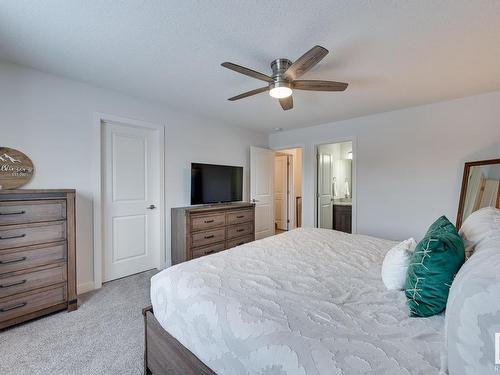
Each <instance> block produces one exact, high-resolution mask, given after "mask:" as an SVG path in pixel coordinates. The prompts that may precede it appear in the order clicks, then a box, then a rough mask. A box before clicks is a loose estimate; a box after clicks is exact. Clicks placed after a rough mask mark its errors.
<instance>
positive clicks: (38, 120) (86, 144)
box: [0, 63, 267, 292]
mask: <svg viewBox="0 0 500 375" xmlns="http://www.w3.org/2000/svg"><path fill="white" fill-rule="evenodd" d="M96 112H101V113H106V114H111V115H115V116H119V117H125V118H130V119H137V120H141V121H147V122H152V123H157V124H166V150H165V153H166V155H165V158H166V161H165V163H166V181H165V186H166V206H167V207H166V208H167V214H166V231H165V232H166V241H165V242H166V245H167V249H166V260H167V262H170V208H171V207H174V206H179V205H186V204H189V199H190V163H191V162H192V161H198V162H200V161H201V162H209V163H221V164H231V165H242V166H244V167H245V183H244V187H245V191H244V198H245V199H248V187H249V185H248V170H249V168H248V167H249V146H251V145H257V146H266V145H267V135H265V134H262V133H256V132H253V131H249V130H244V129H240V128H237V127H236V126H235V127H227V126H225V127H224V126H219V125H218V124H215V123H213V122H211V121H206V120H203V119H200V118H196V117H192V116H189V115H187V114H183V113H179V112H176V111H174V110H169V109H167V108H165V106H163V105H161V104H159V103H149V102H146V101H144V100H139V99H134V98H131V97H128V96H125V95H121V94H119V93H116V92H112V91H107V90H103V89H99V88H96V87H92V86H89V85H85V84H82V83H78V82H75V81H70V80H67V79H63V78H58V77H55V76H52V75H49V74H44V73H41V72H38V71H35V70H31V69H26V68H22V67H19V66H16V65H12V64H8V63H0V134H1V138H0V140H1V142H0V144H1V145H2V146H7V147H12V148H16V149H19V150H20V151H23V152H24V153H26V154H27V155H28V156H29V157H30V158H31V159H32V160H33V162H34V164H35V169H36V171H35V176H34V178H33V180H32V181H31V182H30V183H29V184H28V185H25V186H24V187H25V188H75V189H77V273H78V275H77V278H78V280H77V281H78V285H79V291H80V292H82V291H84V290H88V289H90V288H92V287H93V242H92V241H93V238H92V226H93V221H92V199H93V192H94V180H95V173H96V171H95V170H94V169H93V167H92V159H93V155H92V151H93V150H94V148H95V146H96V144H98V143H97V142H98V140H97V139H96V137H95V136H94V134H95V126H96V124H95V118H94V116H95V113H96Z"/></svg>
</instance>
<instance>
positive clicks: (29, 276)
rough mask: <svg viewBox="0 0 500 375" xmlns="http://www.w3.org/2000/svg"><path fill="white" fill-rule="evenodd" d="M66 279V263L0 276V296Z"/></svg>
mask: <svg viewBox="0 0 500 375" xmlns="http://www.w3.org/2000/svg"><path fill="white" fill-rule="evenodd" d="M64 281H66V265H65V264H60V265H57V266H55V267H50V268H45V269H41V270H38V271H34V272H27V273H23V274H20V275H15V276H7V277H0V298H3V297H7V296H11V295H13V294H16V293H22V292H27V291H29V290H32V289H37V288H42V287H44V286H49V285H54V284H57V283H62V282H64Z"/></svg>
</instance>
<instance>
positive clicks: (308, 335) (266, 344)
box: [145, 228, 444, 375]
mask: <svg viewBox="0 0 500 375" xmlns="http://www.w3.org/2000/svg"><path fill="white" fill-rule="evenodd" d="M394 244H395V242H392V241H388V240H384V239H379V238H374V237H370V236H364V235H350V234H345V233H341V232H337V231H332V230H324V229H313V228H300V229H296V230H293V231H290V232H286V233H284V234H281V235H278V236H273V237H269V238H265V239H262V240H258V241H255V242H252V243H248V244H245V245H242V246H238V247H236V248H233V249H230V250H227V251H224V252H220V253H217V254H214V255H210V256H206V257H203V258H199V259H195V260H192V261H189V262H185V263H182V264H179V265H176V266H174V267H170V268H168V269H166V270H164V271H162V272H160V273H158V274H157V275H155V276H154V277H153V278H152V280H151V301H152V309H151V308H150V309H146V310H145V321H146V333H145V334H146V352H145V370H146V372H149V371H152V372H153V373H158V374H160V373H162V372H167V371H168V372H169V373H174V374H175V373H178V374H190V373H191V374H198V373H200V374H213V373H217V374H304V375H305V374H308V375H313V374H358V373H384V374H438V373H439V372H440V370H441V369H442V367H443V366H442V362H443V354H444V353H443V350H444V349H443V347H444V316H443V315H437V316H434V317H431V318H424V319H415V318H409V317H408V309H407V307H406V305H405V296H404V293H403V292H399V291H387V290H386V289H385V287H384V285H383V283H382V281H381V277H380V268H381V264H382V261H383V258H384V255H385V253H386V252H387V251H388V250H389V249H390V248H391V247H392V246H393V245H394Z"/></svg>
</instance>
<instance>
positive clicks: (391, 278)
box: [382, 238, 417, 290]
mask: <svg viewBox="0 0 500 375" xmlns="http://www.w3.org/2000/svg"><path fill="white" fill-rule="evenodd" d="M416 246H417V243H416V242H415V240H414V239H413V238H410V239H407V240H406V241H403V242H401V243H399V244H397V245H396V246H394V247H393V248H392V249H390V250H389V251H388V252H387V254H385V258H384V262H383V263H382V281H383V282H384V284H385V286H386V288H387V289H389V290H402V289H404V287H405V281H406V273H407V272H408V266H409V265H410V259H411V256H412V255H413V252H414V251H415V247H416Z"/></svg>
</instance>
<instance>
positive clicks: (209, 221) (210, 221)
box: [205, 219, 214, 224]
mask: <svg viewBox="0 0 500 375" xmlns="http://www.w3.org/2000/svg"><path fill="white" fill-rule="evenodd" d="M213 222H214V219H212V220H205V224H210V223H213Z"/></svg>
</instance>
